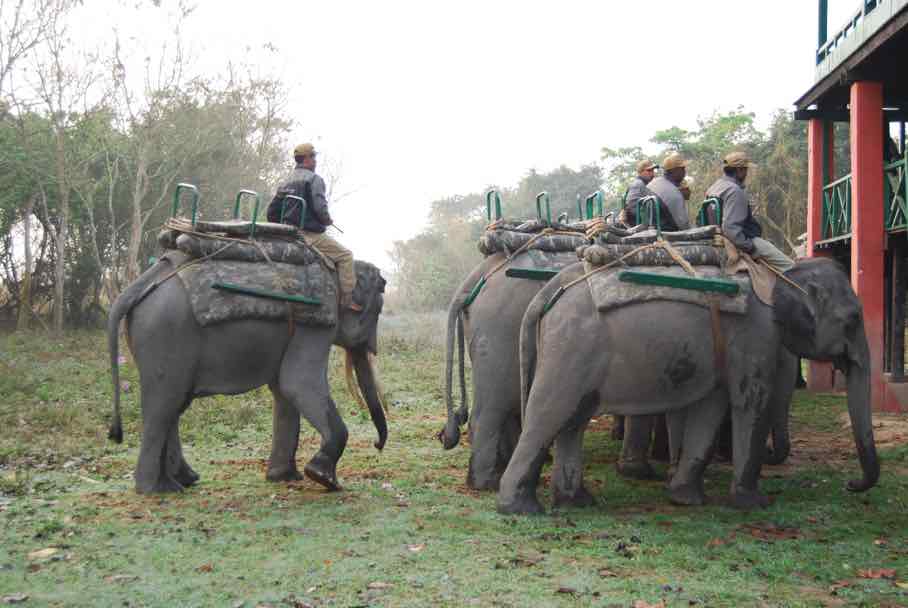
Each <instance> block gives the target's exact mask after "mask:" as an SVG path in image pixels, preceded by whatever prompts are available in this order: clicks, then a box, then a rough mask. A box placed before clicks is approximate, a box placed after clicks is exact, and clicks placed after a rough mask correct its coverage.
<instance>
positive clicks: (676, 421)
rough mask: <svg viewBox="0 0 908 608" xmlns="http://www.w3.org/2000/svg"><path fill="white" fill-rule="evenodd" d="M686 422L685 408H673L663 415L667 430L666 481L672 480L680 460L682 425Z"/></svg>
mask: <svg viewBox="0 0 908 608" xmlns="http://www.w3.org/2000/svg"><path fill="white" fill-rule="evenodd" d="M686 422H687V409H686V408H685V409H681V410H675V411H673V412H669V413H667V414H666V415H665V423H666V426H667V427H668V428H667V431H668V481H671V480H672V477H674V475H675V471H677V470H678V462H679V461H680V460H681V445H682V444H683V442H684V425H685V424H686Z"/></svg>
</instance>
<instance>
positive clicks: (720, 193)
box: [706, 152, 794, 272]
mask: <svg viewBox="0 0 908 608" xmlns="http://www.w3.org/2000/svg"><path fill="white" fill-rule="evenodd" d="M751 166H753V165H752V164H751V162H750V159H748V157H747V154H746V153H745V152H732V153H730V154H728V155H727V156H726V157H725V160H723V161H722V171H723V173H725V175H723V176H722V177H720V178H719V179H718V180H716V182H715V183H714V184H713V185H712V186H710V187H709V189H708V190H707V191H706V196H707V197H708V198H712V197H716V198H718V199H720V200H721V201H722V231H723V232H724V233H725V236H726V237H728V238H729V239H730V240H731V241H732V242H733V243H734V244H735V245H736V246H737V247H738V249H740V250H741V251H744V252H745V253H749V254H750V255H751V257H753V258H754V259H760V258H763V259H764V260H766V263H768V264H769V265H770V266H772V267H774V268H776V269H777V270H779V271H781V272H785V271H786V270H788V269H789V268H791V267H792V266H794V262H792V261H791V258H789V257H788V256H787V255H785V254H784V253H782V252H781V251H779V249H778V248H777V247H776V246H775V245H773V244H772V243H771V242H769V241H767V240H766V239H764V238H762V236H763V228H762V226H760V224H759V223H757V220H755V219H754V216H753V213H752V212H751V208H750V194H748V192H747V190H745V189H744V180H746V179H747V170H748V168H749V167H751Z"/></svg>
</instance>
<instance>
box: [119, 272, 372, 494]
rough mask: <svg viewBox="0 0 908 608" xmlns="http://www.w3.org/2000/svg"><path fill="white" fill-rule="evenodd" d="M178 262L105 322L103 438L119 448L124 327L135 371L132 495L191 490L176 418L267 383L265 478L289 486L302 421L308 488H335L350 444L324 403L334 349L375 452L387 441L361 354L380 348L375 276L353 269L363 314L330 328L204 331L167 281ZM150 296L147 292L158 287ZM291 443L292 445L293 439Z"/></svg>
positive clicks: (344, 314)
mask: <svg viewBox="0 0 908 608" xmlns="http://www.w3.org/2000/svg"><path fill="white" fill-rule="evenodd" d="M178 264H179V262H178V261H173V262H171V261H169V260H162V261H159V262H158V263H157V264H155V265H154V266H152V267H151V268H149V269H148V270H147V271H146V272H145V273H143V274H142V275H141V276H140V277H139V278H138V279H136V281H135V282H134V283H132V284H131V285H130V286H129V287H127V288H126V290H125V291H124V292H123V293H122V294H121V295H120V297H119V298H117V300H116V302H114V304H113V306H112V307H111V311H110V319H109V321H108V347H109V349H110V355H111V371H112V376H113V385H114V419H113V422H112V424H111V428H110V438H111V439H113V440H114V441H117V442H119V441H121V440H122V435H123V432H122V426H121V422H120V395H119V381H118V377H119V374H118V362H117V358H118V348H119V345H118V333H119V324H120V320H121V319H122V318H123V317H125V318H126V327H127V339H128V344H129V349H130V351H131V352H132V354H133V357H134V359H135V362H136V365H137V367H138V370H139V377H140V381H141V406H142V419H143V429H142V446H141V449H140V451H139V460H138V464H137V465H136V472H135V483H136V491H137V492H139V493H142V494H147V493H157V492H176V491H180V490H183V489H184V488H185V487H186V486H189V485H192V484H194V483H195V482H196V481H198V475H197V474H196V473H195V472H194V471H193V470H192V468H191V467H190V466H189V465H188V464H187V463H186V461H185V459H184V458H183V452H182V447H181V445H180V435H179V419H180V415H181V414H182V413H183V412H184V411H186V409H187V408H188V407H189V405H190V403H191V402H192V400H193V399H195V398H197V397H204V396H208V395H217V394H226V395H236V394H240V393H245V392H247V391H250V390H252V389H255V388H257V387H259V386H263V385H265V384H267V385H268V386H269V388H270V389H271V392H272V394H273V395H274V400H275V409H274V425H275V437H274V443H273V446H272V453H271V460H270V463H269V470H268V478H269V479H296V478H299V477H300V475H299V472H298V471H297V470H296V461H295V454H296V435H297V432H298V429H299V417H300V415H302V416H303V417H304V418H306V420H308V421H309V423H310V424H312V425H313V426H314V427H315V428H316V429H317V430H318V432H319V434H320V435H321V436H322V442H321V447H320V449H319V451H318V453H316V455H315V456H314V457H313V458H312V459H311V460H310V461H309V463H308V464H307V465H306V467H305V468H304V473H305V474H306V475H307V476H308V477H309V478H311V479H312V480H314V481H316V482H318V483H320V484H321V485H323V486H325V487H327V488H328V489H330V490H337V489H340V486H339V484H338V482H337V477H336V465H337V461H338V460H339V459H340V457H341V454H342V453H343V451H344V448H345V446H346V443H347V427H346V426H345V425H344V422H343V420H342V419H341V417H340V414H339V413H338V411H337V408H336V406H335V404H334V401H333V400H332V399H331V394H330V390H329V386H328V376H327V367H328V356H329V353H330V349H331V345H332V343H334V344H338V345H340V346H342V347H344V348H346V349H347V351H348V353H350V354H351V356H352V359H353V361H354V364H355V366H356V369H357V372H358V375H359V381H360V388H361V389H362V392H363V395H364V396H365V397H366V401H367V403H368V408H369V412H370V415H371V416H372V421H373V423H374V424H375V427H376V429H377V431H378V436H379V437H378V441H377V442H376V444H375V447H376V448H378V449H381V448H382V447H383V446H384V443H385V440H386V438H387V424H386V422H385V417H384V412H383V410H382V404H381V403H380V400H379V399H378V397H377V392H376V390H375V379H374V378H373V377H372V375H371V373H369V372H368V371H366V370H367V369H368V368H369V367H370V366H369V363H368V354H369V353H370V352H372V353H374V352H375V350H376V344H377V333H376V326H377V323H378V317H379V314H380V313H381V309H382V301H383V299H382V292H383V291H384V285H385V281H384V279H382V277H381V275H380V274H379V272H378V269H377V268H375V267H374V266H372V265H371V264H368V263H364V262H357V263H356V273H357V289H356V293H355V298H356V300H357V301H358V302H360V303H362V308H363V310H362V311H361V312H358V313H357V312H353V311H351V310H349V309H342V310H340V311H339V320H338V324H337V325H336V326H334V327H311V326H303V325H297V326H296V328H295V330H294V331H293V332H291V331H290V328H289V326H288V323H287V322H286V321H283V322H276V321H260V320H254V319H249V320H242V321H231V322H225V323H219V324H216V325H211V326H207V327H201V326H199V324H198V323H197V321H196V319H195V317H194V315H193V312H192V308H191V305H190V302H189V298H188V295H187V293H186V290H185V288H184V287H183V285H182V283H181V282H180V281H179V280H176V279H171V280H166V278H167V277H168V275H170V273H171V272H172V271H173V267H174V266H176V265H178ZM162 279H164V280H163V281H162V282H160V284H159V285H157V287H156V288H155V287H152V286H153V285H155V284H156V282H157V281H161V280H162ZM291 437H292V439H291Z"/></svg>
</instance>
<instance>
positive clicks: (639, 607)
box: [634, 600, 665, 608]
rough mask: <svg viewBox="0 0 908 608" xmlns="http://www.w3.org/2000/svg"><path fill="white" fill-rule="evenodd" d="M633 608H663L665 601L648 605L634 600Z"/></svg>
mask: <svg viewBox="0 0 908 608" xmlns="http://www.w3.org/2000/svg"><path fill="white" fill-rule="evenodd" d="M634 608H665V600H659V601H658V602H656V603H655V604H650V603H649V602H644V601H643V600H636V601H635V602H634Z"/></svg>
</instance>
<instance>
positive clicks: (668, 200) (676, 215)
mask: <svg viewBox="0 0 908 608" xmlns="http://www.w3.org/2000/svg"><path fill="white" fill-rule="evenodd" d="M686 175H687V161H686V160H684V157H683V156H681V155H680V154H679V153H677V152H672V153H671V154H669V155H668V156H666V157H665V160H664V161H662V175H660V176H659V177H657V178H656V179H654V180H653V181H651V182H650V183H649V184H648V185H647V188H648V189H649V191H650V192H652V193H653V194H655V195H656V196H658V197H659V200H661V201H662V202H663V203H664V204H665V208H666V209H667V210H668V212H669V214H670V215H671V217H670V218H666V217H664V214H663V216H662V217H660V220H661V221H662V229H663V230H687V229H688V228H690V218H689V217H688V216H687V205H686V204H685V203H684V195H683V194H681V190H680V189H679V187H680V186H681V182H683V181H684V176H686ZM668 220H671V222H670V223H669V221H668Z"/></svg>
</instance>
